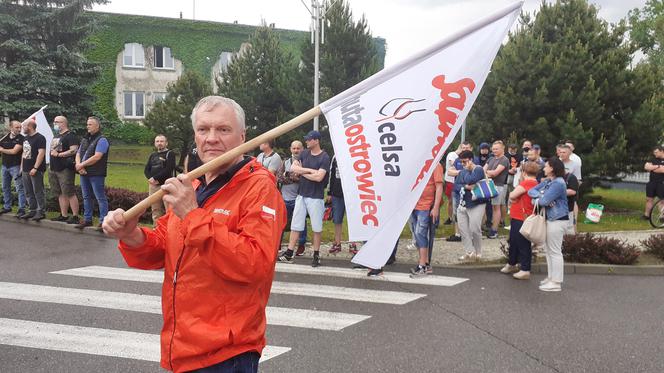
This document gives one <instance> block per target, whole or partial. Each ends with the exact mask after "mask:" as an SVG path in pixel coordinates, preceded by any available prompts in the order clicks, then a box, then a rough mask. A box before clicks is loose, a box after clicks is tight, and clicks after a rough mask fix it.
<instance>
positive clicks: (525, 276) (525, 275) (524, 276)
mask: <svg viewBox="0 0 664 373" xmlns="http://www.w3.org/2000/svg"><path fill="white" fill-rule="evenodd" d="M512 277H514V278H515V279H517V280H530V271H519V272H517V273H515V274H513V275H512Z"/></svg>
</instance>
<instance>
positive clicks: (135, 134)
mask: <svg viewBox="0 0 664 373" xmlns="http://www.w3.org/2000/svg"><path fill="white" fill-rule="evenodd" d="M104 135H106V136H108V138H109V139H111V140H116V141H119V142H121V143H125V144H140V145H152V143H153V142H154V137H155V133H154V131H152V130H151V129H150V128H148V127H146V126H144V125H142V124H139V123H132V122H125V123H122V124H118V125H115V126H112V127H111V128H108V129H105V130H104Z"/></svg>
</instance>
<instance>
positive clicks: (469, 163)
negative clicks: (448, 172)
mask: <svg viewBox="0 0 664 373" xmlns="http://www.w3.org/2000/svg"><path fill="white" fill-rule="evenodd" d="M461 166H463V168H465V169H466V170H468V171H472V170H473V160H472V159H462V160H461Z"/></svg>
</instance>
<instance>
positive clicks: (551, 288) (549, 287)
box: [539, 280, 563, 291]
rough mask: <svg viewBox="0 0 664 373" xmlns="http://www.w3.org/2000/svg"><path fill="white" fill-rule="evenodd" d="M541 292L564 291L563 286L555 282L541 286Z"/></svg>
mask: <svg viewBox="0 0 664 373" xmlns="http://www.w3.org/2000/svg"><path fill="white" fill-rule="evenodd" d="M539 289H540V290H542V291H561V290H563V288H562V286H560V283H559V282H555V281H553V280H552V281H549V282H547V283H546V284H544V285H540V287H539Z"/></svg>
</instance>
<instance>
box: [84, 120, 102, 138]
mask: <svg viewBox="0 0 664 373" xmlns="http://www.w3.org/2000/svg"><path fill="white" fill-rule="evenodd" d="M85 126H86V127H87V128H88V133H89V134H91V135H94V134H95V133H97V132H99V123H97V121H96V120H94V119H88V121H87V123H86V125H85Z"/></svg>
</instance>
